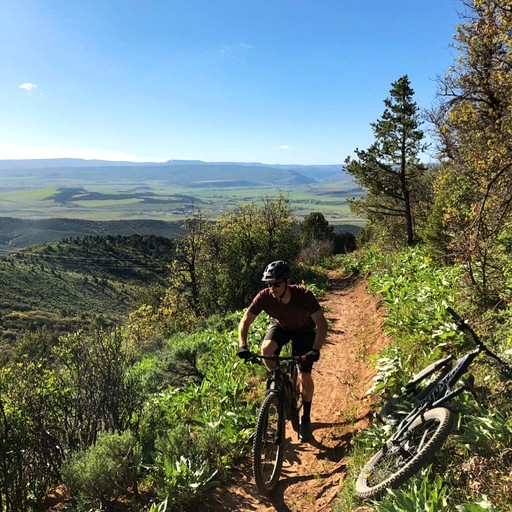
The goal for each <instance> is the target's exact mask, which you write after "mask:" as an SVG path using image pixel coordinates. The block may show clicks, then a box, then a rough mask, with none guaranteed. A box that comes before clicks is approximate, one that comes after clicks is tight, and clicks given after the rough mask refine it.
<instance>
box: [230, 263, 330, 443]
mask: <svg viewBox="0 0 512 512" xmlns="http://www.w3.org/2000/svg"><path fill="white" fill-rule="evenodd" d="M261 280H262V281H263V282H265V283H266V284H267V287H266V288H265V289H264V290H262V291H260V292H259V293H258V294H257V295H256V297H254V299H253V301H252V302H251V304H250V305H249V307H248V308H247V310H246V312H245V314H244V316H243V318H242V320H241V321H240V324H239V326H238V338H239V348H238V353H237V355H238V357H240V358H242V359H248V358H249V357H250V351H249V349H248V347H247V334H248V332H249V326H250V325H251V324H252V323H253V322H254V320H255V319H256V317H257V316H258V314H259V313H261V311H265V313H267V314H268V315H269V316H270V317H271V318H273V319H274V323H273V325H272V326H271V327H270V329H269V330H268V332H267V334H266V335H265V338H264V340H263V344H262V346H261V352H262V354H263V355H273V354H279V352H280V351H281V349H282V347H283V346H284V345H286V344H287V343H288V342H289V341H291V342H292V354H293V355H297V356H303V355H304V356H305V361H303V362H301V363H300V380H301V394H302V403H303V415H302V418H301V422H300V430H299V436H300V439H301V440H302V441H305V442H307V441H309V440H310V438H311V402H312V400H313V392H314V382H313V378H312V376H311V370H312V368H313V363H315V362H316V361H318V359H319V357H320V349H321V348H322V345H323V344H324V341H325V337H326V335H327V321H326V319H325V316H324V313H323V311H322V308H321V306H320V304H319V303H318V300H317V299H316V297H315V296H314V294H313V293H312V292H311V291H310V290H308V289H306V288H304V287H303V286H298V285H293V284H291V282H290V267H289V266H288V264H287V263H286V262H285V261H282V260H278V261H273V262H272V263H270V264H269V265H267V267H266V268H265V271H264V272H263V277H262V279H261ZM265 363H266V364H267V367H269V368H271V367H272V362H271V361H265Z"/></svg>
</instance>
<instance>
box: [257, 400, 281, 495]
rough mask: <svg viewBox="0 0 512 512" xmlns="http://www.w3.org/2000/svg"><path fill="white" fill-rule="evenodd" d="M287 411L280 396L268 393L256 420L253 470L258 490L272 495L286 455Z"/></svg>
mask: <svg viewBox="0 0 512 512" xmlns="http://www.w3.org/2000/svg"><path fill="white" fill-rule="evenodd" d="M283 414H284V411H283V407H282V404H281V403H280V401H279V395H278V394H277V393H268V394H267V396H266V397H265V400H264V401H263V404H262V406H261V409H260V413H259V415H258V420H257V421H256V435H255V437H254V443H253V455H252V467H253V473H254V479H255V480H256V485H257V486H258V489H259V490H260V491H261V493H262V494H264V495H267V496H268V495H269V494H270V493H271V492H272V491H273V490H274V489H275V488H276V486H277V483H278V481H279V476H280V474H281V467H282V465H283V455H284V415H283Z"/></svg>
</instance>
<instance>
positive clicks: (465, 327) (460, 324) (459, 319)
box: [446, 306, 485, 348]
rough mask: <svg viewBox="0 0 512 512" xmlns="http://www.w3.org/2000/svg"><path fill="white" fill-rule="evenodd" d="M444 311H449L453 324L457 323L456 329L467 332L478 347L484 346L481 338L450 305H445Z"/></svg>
mask: <svg viewBox="0 0 512 512" xmlns="http://www.w3.org/2000/svg"><path fill="white" fill-rule="evenodd" d="M446 311H447V312H448V313H450V315H451V317H452V318H453V320H454V322H455V324H456V325H457V329H459V330H461V331H465V332H467V333H468V334H470V335H471V336H472V338H473V339H474V340H475V343H476V344H477V345H478V346H479V347H482V348H485V347H484V344H483V343H482V340H481V339H480V338H479V337H478V335H477V333H476V332H475V331H474V330H473V329H472V328H471V327H470V326H469V325H468V324H467V323H466V321H465V320H464V319H463V318H462V317H461V316H460V315H459V314H458V313H457V312H456V311H455V310H454V309H452V308H451V307H450V306H447V307H446Z"/></svg>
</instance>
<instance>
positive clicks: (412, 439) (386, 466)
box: [356, 407, 453, 499]
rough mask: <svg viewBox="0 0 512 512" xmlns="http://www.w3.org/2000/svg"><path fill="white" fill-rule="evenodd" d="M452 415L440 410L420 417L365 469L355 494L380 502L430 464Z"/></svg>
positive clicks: (367, 464)
mask: <svg viewBox="0 0 512 512" xmlns="http://www.w3.org/2000/svg"><path fill="white" fill-rule="evenodd" d="M452 423H453V417H452V414H451V413H450V411H449V410H448V409H445V408H444V407H437V408H435V409H431V410H429V411H426V412H425V413H423V414H422V415H420V416H418V417H417V418H416V419H415V420H414V421H413V422H412V423H411V425H410V426H409V427H408V428H407V430H405V431H404V432H403V434H402V435H401V436H400V437H399V438H397V439H395V440H391V439H390V440H389V441H388V442H387V443H386V446H384V447H383V448H382V449H381V450H380V451H378V452H377V453H376V454H375V455H374V456H373V457H372V458H371V459H370V460H369V461H368V462H367V463H366V464H365V466H364V467H363V469H362V470H361V473H360V474H359V478H358V479H357V482H356V492H357V494H358V496H359V497H360V498H363V499H379V498H381V497H382V495H383V494H384V493H385V492H386V489H388V488H389V489H394V488H396V487H399V486H400V485H401V484H403V483H404V482H405V481H406V480H407V479H408V478H410V477H411V476H412V475H413V474H415V473H416V472H417V471H419V470H420V469H421V468H423V467H424V466H426V465H427V463H428V462H429V461H430V459H431V458H432V456H433V455H434V453H435V452H436V451H437V450H438V449H439V448H441V446H442V445H443V443H444V442H445V440H446V438H447V437H448V435H449V434H450V431H451V427H452Z"/></svg>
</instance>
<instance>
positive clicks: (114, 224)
mask: <svg viewBox="0 0 512 512" xmlns="http://www.w3.org/2000/svg"><path fill="white" fill-rule="evenodd" d="M181 234H183V229H182V221H167V222H166V221H159V220H150V219H137V220H129V219H128V220H118V221H93V220H84V219H65V218H55V219H18V218H13V217H0V253H1V252H9V251H13V250H16V249H22V248H25V247H29V246H32V245H36V244H43V243H47V242H53V241H57V240H61V239H63V238H70V237H82V236H96V235H97V236H107V235H122V236H128V235H155V236H163V237H168V238H174V237H177V236H179V235H181Z"/></svg>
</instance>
